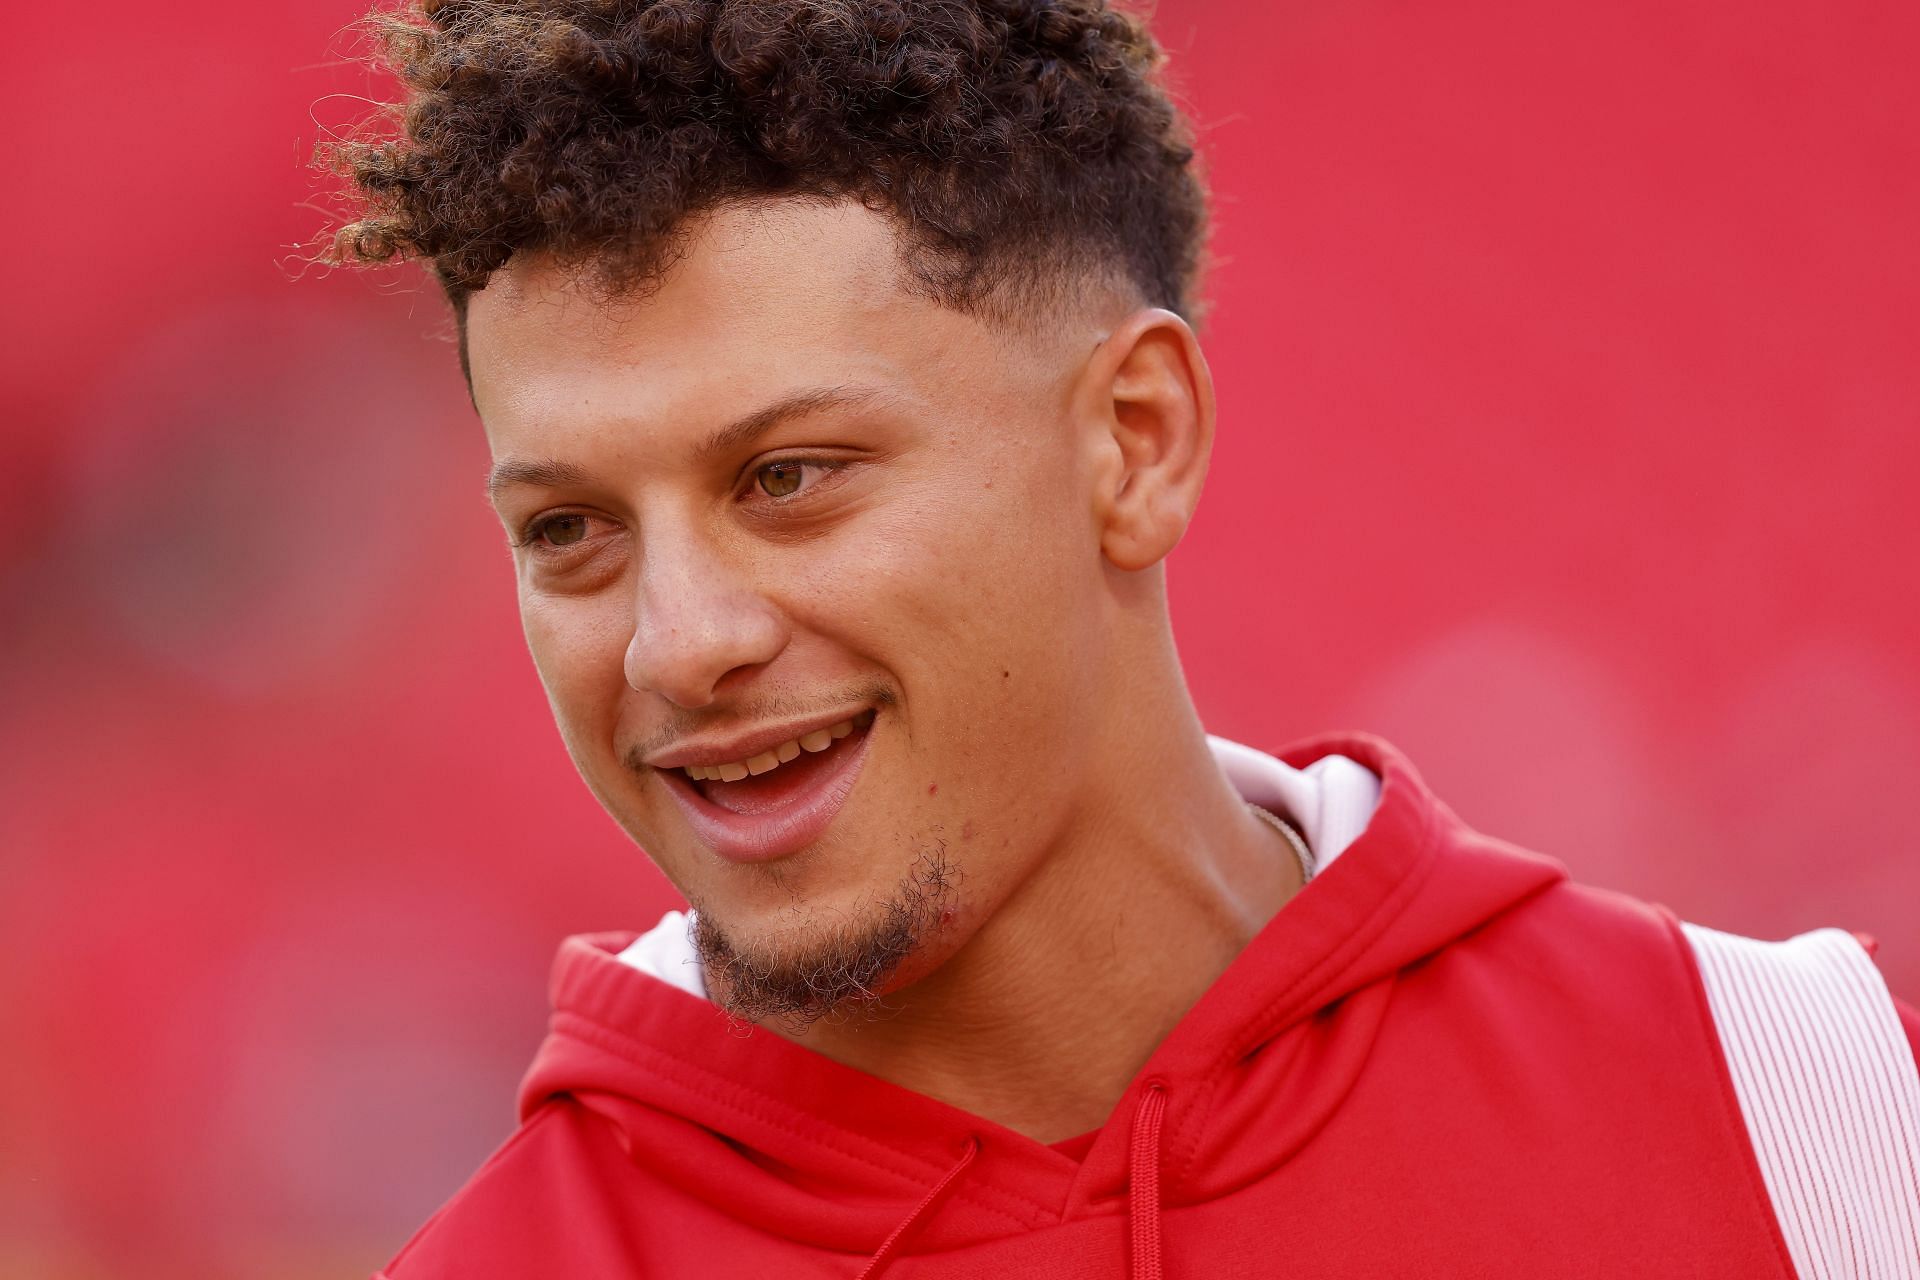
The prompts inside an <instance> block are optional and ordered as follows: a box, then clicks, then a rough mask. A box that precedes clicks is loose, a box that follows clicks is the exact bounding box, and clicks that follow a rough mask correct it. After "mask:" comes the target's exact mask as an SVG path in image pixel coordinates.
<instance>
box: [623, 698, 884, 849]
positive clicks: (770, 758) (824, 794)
mask: <svg viewBox="0 0 1920 1280" xmlns="http://www.w3.org/2000/svg"><path fill="white" fill-rule="evenodd" d="M873 720H874V713H873V711H871V710H868V711H862V712H861V713H859V714H858V715H855V716H852V717H849V718H848V719H846V720H843V721H840V722H839V723H837V724H834V725H830V726H826V727H823V728H819V729H815V730H812V731H810V732H808V733H806V734H803V735H801V736H800V737H798V738H795V739H793V740H792V741H789V742H783V743H780V744H779V745H778V746H775V747H770V748H767V749H766V750H764V751H761V752H760V753H758V754H756V755H753V756H750V757H748V758H747V759H744V760H732V761H726V762H724V763H714V764H694V765H685V766H680V767H676V768H670V769H661V770H660V773H661V775H662V777H664V778H665V780H666V782H667V790H668V791H669V792H670V793H671V794H672V795H673V797H674V799H675V800H676V801H678V802H679V805H680V808H681V811H682V812H683V813H684V814H685V816H686V818H687V824H688V825H689V826H690V827H692V828H693V831H694V834H695V835H696V836H698V837H699V838H700V840H701V841H702V842H703V843H705V844H706V845H708V846H709V847H711V848H712V849H713V850H714V852H716V853H718V854H720V855H721V856H722V857H724V858H727V859H729V860H731V861H736V862H764V861H767V860H768V859H771V858H778V857H783V856H785V855H787V854H789V853H794V852H797V851H798V850H800V849H802V848H804V847H806V846H807V845H809V844H811V843H813V841H814V840H816V839H818V838H819V836H820V834H821V833H822V832H824V831H825V830H826V827H827V824H829V823H830V822H832V821H833V818H834V816H835V815H836V814H837V813H839V811H840V806H841V804H842V803H844V802H845V800H846V797H847V793H848V792H849V791H851V790H852V789H853V784H854V781H855V779H856V778H857V776H858V774H859V769H860V765H861V764H862V763H863V762H864V761H865V759H866V754H867V745H868V740H869V738H870V736H871V735H870V732H869V731H870V729H871V726H872V725H873Z"/></svg>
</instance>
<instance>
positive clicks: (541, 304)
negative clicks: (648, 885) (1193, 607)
mask: <svg viewBox="0 0 1920 1280" xmlns="http://www.w3.org/2000/svg"><path fill="white" fill-rule="evenodd" d="M1096 321H1097V318H1095V317H1086V318H1083V319H1081V320H1078V321H1071V320H1070V321H1067V322H1065V323H1062V324H1061V325H1059V326H1057V329H1056V331H1055V332H1054V333H1051V334H1049V335H1044V336H1035V335H1033V334H1024V335H1016V334H1013V333H1011V332H1008V331H1006V330H1004V329H1001V328H999V327H996V326H994V325H992V324H990V323H988V322H985V321H982V320H977V319H974V318H971V317H968V316H965V315H961V314H959V313H957V312H955V311H953V310H950V309H947V308H944V307H941V306H938V305H936V304H934V303H932V302H929V301H926V300H924V299H921V298H918V297H916V296H914V295H913V294H912V293H910V292H909V291H908V289H907V287H906V277H905V276H904V274H903V272H902V270H901V267H900V263H899V259H898V257H897V251H896V247H895V241H894V238H893V233H892V231H891V228H890V224H889V223H888V222H887V221H886V220H885V219H884V218H883V217H881V216H880V215H878V214H874V213H872V212H870V211H868V210H865V209H861V208H858V207H857V206H850V205H837V206H827V205H822V204H817V203H803V202H797V201H779V202H772V203H763V204H759V205H754V206H746V207H741V208H737V209H732V210H728V211H725V212H723V213H721V214H719V215H716V216H714V217H713V218H711V219H709V220H707V221H706V222H705V223H704V224H702V225H701V226H700V227H699V228H697V234H696V236H695V238H694V239H693V241H692V244H691V248H690V251H689V253H688V255H687V256H686V257H685V258H684V259H683V260H682V261H681V262H679V263H678V264H677V265H676V266H675V267H674V268H673V269H672V270H671V272H670V273H669V274H668V276H667V278H666V280H665V282H664V284H663V285H662V286H661V287H660V288H659V290H658V291H657V292H654V293H651V294H649V295H647V296H645V297H644V298H641V299H639V300H626V301H622V302H619V303H617V304H614V305H611V306H609V305H607V304H606V303H605V302H604V301H596V300H595V298H594V296H593V295H592V294H591V293H590V292H588V291H584V290H581V289H579V288H577V287H576V286H575V284H573V283H571V282H570V280H569V277H568V276H567V275H565V274H563V273H561V272H560V271H558V270H556V269H555V268H554V267H553V266H552V265H551V264H547V263H542V262H541V261H539V260H537V259H536V260H530V261H525V262H523V261H520V260H516V261H515V262H514V263H513V264H510V265H509V266H508V267H507V268H506V269H504V270H502V271H501V272H499V273H497V274H496V276H495V277H494V278H493V280H492V281H491V282H490V283H489V285H488V287H487V288H486V289H484V290H483V291H481V292H479V293H478V294H476V295H474V297H473V298H472V300H471V304H470V307H469V312H468V343H469V353H470V360H471V367H472V376H473V386H474V395H475V403H476V404H477V405H478V407H479V410H480V414H481V417H482V419H483V421H484V423H485V427H486V432H487V436H488V440H489V442H490V444H491V447H492V452H493V458H494V462H495V470H496V477H497V478H498V479H500V480H503V481H504V482H505V483H504V484H503V485H502V487H500V488H499V489H498V490H497V492H496V495H495V501H496V506H497V508H498V511H499V514H500V516H501V519H502V520H503V522H504V523H505V524H506V527H507V530H508V533H509V536H510V537H511V538H513V539H514V540H515V541H516V542H519V543H521V544H522V545H519V546H517V547H516V548H515V551H514V556H515V561H516V565H517V569H518V578H519V595H520V608H521V616H522V621H523V623H524V626H525V630H526V636H527V642H528V646H529V648H530V649H531V651H532V653H533V658H534V661H535V664H536V665H537V666H538V668H539V671H540V676H541V679H542V680H543V682H544V683H545V686H546V689H547V693H548V696H549V699H550V700H551V702H552V705H553V710H554V715H555V718H556V719H557V721H558V723H559V726H560V731H561V734H562V736H563V738H564V739H565V741H566V745H567V749H568V751H569V752H570V753H571V755H572V757H573V759H574V762H575V763H576V764H577V766H578V767H579V769H580V772H581V774H582V776H583V777H584V778H585V779H586V781H587V784H588V786H589V787H591V788H592V790H593V792H594V794H595V795H596V796H597V797H598V798H599V800H600V802H601V804H603V805H604V806H605V807H606V809H607V811H608V812H609V813H611V814H612V815H613V816H614V818H615V819H616V820H617V821H618V822H619V823H620V824H621V826H622V827H623V828H625V830H626V831H627V832H628V833H629V834H630V835H631V836H632V837H633V838H634V839H635V840H636V841H637V842H638V843H639V844H640V845H641V846H642V847H643V848H644V849H645V850H646V851H647V852H648V854H650V855H651V856H652V858H653V860H654V861H655V862H656V863H657V864H658V865H659V866H660V868H661V870H662V871H664V872H665V874H666V875H667V877H668V878H669V879H670V880H672V881H673V883H674V884H675V885H676V886H677V887H678V888H679V889H680V891H681V892H682V893H684V894H685V895H686V896H687V898H688V900H689V901H690V902H692V903H693V905H694V906H695V908H696V909H697V912H698V914H699V916H700V918H701V919H702V921H703V922H704V924H705V926H706V928H707V930H708V931H709V936H708V938H707V942H708V943H709V959H710V961H711V959H712V958H713V956H714V955H715V954H716V953H718V952H721V951H724V952H725V953H727V954H730V955H732V956H736V957H744V958H745V961H746V963H745V967H744V968H743V969H741V970H740V971H739V974H746V973H754V974H760V975H762V976H766V975H779V974H785V975H786V976H787V978H788V979H791V978H793V977H795V976H796V975H797V976H798V977H799V978H800V979H801V980H802V981H803V982H813V983H816V984H818V983H819V982H820V975H822V974H829V975H838V979H839V980H841V981H842V985H843V986H846V987H849V988H851V989H853V990H854V991H859V990H866V989H873V988H876V987H877V988H879V989H893V988H895V987H898V986H899V985H901V984H903V983H905V982H909V981H913V980H916V979H917V978H919V977H921V976H924V974H925V973H926V972H927V971H929V970H930V969H931V968H932V967H934V966H936V965H938V964H939V963H941V962H942V961H943V960H944V959H946V958H947V957H949V956H951V955H952V954H953V953H954V952H955V951H956V950H957V949H958V948H960V947H961V946H962V945H964V943H965V941H966V940H967V938H968V937H970V936H972V934H973V932H974V931H975V930H976V929H977V928H978V927H979V925H980V923H981V922H982V921H983V920H985V919H986V918H987V917H988V916H990V915H991V913H992V912H993V910H994V908H995V907H996V905H997V904H999V903H1001V902H1003V901H1005V899H1006V898H1007V896H1008V895H1009V894H1011V893H1012V892H1013V891H1014V890H1015V889H1016V888H1017V887H1018V886H1019V884H1020V882H1021V880H1022V879H1023V878H1024V877H1025V876H1026V875H1027V874H1028V873H1029V872H1030V871H1031V870H1032V869H1033V867H1034V866H1035V864H1036V863H1037V861H1038V859H1039V856H1040V853H1041V851H1042V850H1044V849H1045V848H1046V846H1047V845H1048V843H1049V842H1050V841H1051V840H1052V839H1053V838H1054V837H1055V836H1056V835H1057V833H1058V832H1059V831H1060V830H1061V829H1062V828H1063V827H1064V826H1065V824H1066V823H1068V822H1069V821H1070V820H1071V819H1072V817H1073V806H1074V799H1075V795H1076V792H1077V791H1079V790H1080V789H1081V787H1082V786H1083V782H1084V778H1085V770H1086V768H1087V766H1086V765H1085V763H1084V758H1085V755H1086V752H1085V744H1086V743H1087V742H1088V741H1089V734H1090V733H1091V732H1092V730H1093V726H1094V723H1095V717H1096V716H1097V714H1098V711H1097V708H1098V707H1099V706H1100V704H1101V701H1102V699H1104V698H1109V697H1111V696H1112V692H1111V690H1109V689H1107V688H1105V687H1103V686H1104V684H1105V683H1106V681H1105V677H1104V676H1103V674H1102V671H1103V657H1102V645H1103V636H1104V627H1105V624H1106V623H1107V621H1108V620H1109V619H1110V616H1111V609H1112V600H1111V593H1110V591H1109V583H1108V578H1107V575H1108V574H1109V573H1110V572H1111V570H1110V567H1109V566H1107V565H1105V563H1104V562H1103V560H1102V557H1101V551H1100V545H1099V531H1098V528H1097V520H1096V517H1095V513H1094V511H1093V506H1092V500H1091V498H1090V493H1091V491H1092V489H1093V486H1094V481H1093V479H1092V474H1091V473H1092V469H1093V465H1094V464H1093V462H1092V461H1091V459H1092V456H1093V448H1094V445H1095V442H1094V441H1092V440H1090V439H1089V438H1088V435H1087V433H1086V432H1085V431H1082V430H1078V429H1076V428H1074V427H1072V426H1071V425H1070V421H1071V416H1070V414H1069V403H1070V399H1071V396H1072V394H1073V391H1074V387H1075V380H1076V378H1077V376H1078V375H1079V374H1080V373H1081V371H1082V370H1083V368H1084V366H1085V362H1086V360H1087V357H1088V356H1089V355H1090V354H1091V352H1092V350H1093V348H1094V347H1095V345H1096V344H1097V342H1098V340H1099V337H1100V330H1099V329H1098V328H1097V327H1096ZM769 766H772V767H769ZM690 768H691V770H692V773H693V774H697V775H700V776H698V777H695V776H690V774H689V769H690ZM743 773H744V776H742V774H743ZM903 926H906V927H905V930H904V932H903ZM902 952H905V953H906V954H905V955H904V957H903V956H902V955H901V954H900V953H902ZM863 956H864V957H866V959H865V960H863V959H862V957H863ZM896 961H903V962H902V963H899V964H898V965H896V963H895V962H896ZM739 974H736V975H735V978H736V979H737V980H738V981H741V982H746V981H747V980H746V979H745V978H743V977H740V976H739ZM710 976H712V966H711V964H710ZM723 985H725V983H724V982H723ZM828 985H831V984H828ZM716 994H718V995H721V997H722V998H725V997H726V993H725V992H716ZM839 994H841V995H845V994H847V993H846V992H845V991H842V992H840V993H839ZM750 996H751V993H750V992H748V993H743V999H742V1000H741V1001H740V1005H741V1007H743V1008H747V1009H754V1008H756V1007H758V1006H755V1005H754V1003H753V1001H752V999H751V998H748V997H750Z"/></svg>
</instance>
